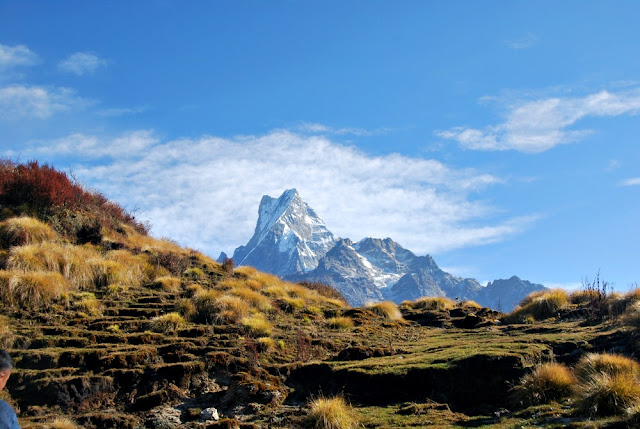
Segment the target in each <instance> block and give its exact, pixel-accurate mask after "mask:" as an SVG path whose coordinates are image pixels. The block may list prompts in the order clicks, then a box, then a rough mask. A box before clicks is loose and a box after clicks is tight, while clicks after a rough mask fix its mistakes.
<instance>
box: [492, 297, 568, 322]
mask: <svg viewBox="0 0 640 429" xmlns="http://www.w3.org/2000/svg"><path fill="white" fill-rule="evenodd" d="M568 304H569V295H568V294H567V292H566V291H564V290H562V289H551V290H547V291H539V292H534V293H532V294H530V295H528V296H527V297H526V298H525V299H523V300H522V302H521V303H520V305H519V306H518V307H516V309H515V310H514V311H513V312H512V313H511V314H508V315H506V316H505V317H504V318H503V320H504V321H505V322H506V323H527V322H528V321H530V320H532V319H533V320H545V319H549V318H551V317H555V316H557V314H558V311H559V310H560V309H562V308H564V307H566V306H567V305H568Z"/></svg>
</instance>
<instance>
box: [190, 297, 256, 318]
mask: <svg viewBox="0 0 640 429" xmlns="http://www.w3.org/2000/svg"><path fill="white" fill-rule="evenodd" d="M193 299H194V303H195V305H196V309H197V311H198V316H199V317H200V319H203V320H205V321H213V322H217V321H221V322H225V323H233V322H237V321H239V320H240V319H242V318H243V317H246V316H247V315H248V314H249V310H250V309H251V306H250V305H249V303H248V302H246V301H244V300H243V299H242V298H238V297H237V296H233V295H220V292H219V291H215V290H209V289H204V290H202V291H200V292H198V293H196V295H194V297H193Z"/></svg>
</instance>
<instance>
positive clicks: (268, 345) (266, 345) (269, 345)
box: [258, 337, 276, 351]
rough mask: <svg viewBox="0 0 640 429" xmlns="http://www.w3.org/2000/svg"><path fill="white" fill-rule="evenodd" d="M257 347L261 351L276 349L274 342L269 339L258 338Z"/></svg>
mask: <svg viewBox="0 0 640 429" xmlns="http://www.w3.org/2000/svg"><path fill="white" fill-rule="evenodd" d="M258 347H259V348H260V350H261V351H267V350H271V349H274V348H275V347H276V342H275V341H274V340H273V338H271V337H260V338H258Z"/></svg>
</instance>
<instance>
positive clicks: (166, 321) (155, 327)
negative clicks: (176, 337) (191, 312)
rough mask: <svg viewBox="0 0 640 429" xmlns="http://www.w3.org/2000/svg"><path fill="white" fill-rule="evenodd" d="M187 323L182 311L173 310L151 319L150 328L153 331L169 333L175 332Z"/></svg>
mask: <svg viewBox="0 0 640 429" xmlns="http://www.w3.org/2000/svg"><path fill="white" fill-rule="evenodd" d="M186 323H187V321H186V320H184V317H182V316H181V315H180V313H176V312H171V313H167V314H163V315H160V316H156V317H154V318H152V319H151V320H150V321H149V329H150V330H152V331H153V332H160V333H169V332H173V331H175V330H176V329H178V328H179V327H181V326H184V325H185V324H186Z"/></svg>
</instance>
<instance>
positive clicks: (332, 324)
mask: <svg viewBox="0 0 640 429" xmlns="http://www.w3.org/2000/svg"><path fill="white" fill-rule="evenodd" d="M327 326H328V327H329V328H330V329H339V330H345V331H346V330H349V329H351V328H353V320H352V319H350V318H349V317H332V318H331V319H329V320H327Z"/></svg>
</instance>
